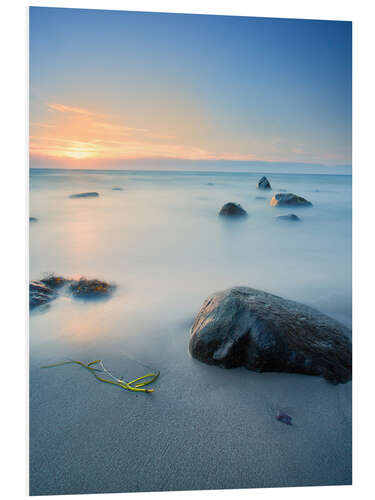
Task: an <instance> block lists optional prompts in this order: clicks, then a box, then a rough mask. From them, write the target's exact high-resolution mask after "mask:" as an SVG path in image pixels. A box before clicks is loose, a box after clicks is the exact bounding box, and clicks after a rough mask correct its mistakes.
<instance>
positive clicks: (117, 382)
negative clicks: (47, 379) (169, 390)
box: [42, 359, 160, 393]
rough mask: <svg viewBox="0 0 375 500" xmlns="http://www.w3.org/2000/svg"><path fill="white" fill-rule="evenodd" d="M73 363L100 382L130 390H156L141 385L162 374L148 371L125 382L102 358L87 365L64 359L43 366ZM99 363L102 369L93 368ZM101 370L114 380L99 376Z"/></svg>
mask: <svg viewBox="0 0 375 500" xmlns="http://www.w3.org/2000/svg"><path fill="white" fill-rule="evenodd" d="M73 363H74V364H77V365H80V366H82V367H83V368H86V369H87V370H89V372H90V373H92V375H94V377H95V378H96V379H97V380H100V382H104V383H106V384H113V385H117V386H118V387H121V388H122V389H127V390H128V391H133V392H147V393H150V392H154V389H141V387H143V386H145V385H148V384H151V383H152V382H154V381H155V380H156V379H157V378H158V376H159V375H160V372H156V373H148V374H147V375H143V376H142V377H138V378H136V379H134V380H132V381H131V382H125V381H124V380H123V379H121V378H117V377H115V376H114V375H112V373H111V372H110V371H109V370H107V369H106V368H105V367H104V365H103V362H102V360H101V359H96V360H95V361H91V362H90V363H87V365H85V363H82V361H75V360H70V361H62V362H61V363H54V364H52V365H47V366H42V368H54V367H56V366H63V365H69V364H73ZM97 363H99V364H100V366H101V367H102V370H99V369H97V368H92V365H95V364H97ZM101 371H104V372H105V373H107V374H108V375H109V376H110V377H112V378H113V380H108V379H105V378H103V377H99V375H97V373H95V372H101ZM150 377H151V379H150V380H147V381H145V382H141V383H140V384H136V385H135V386H133V385H132V384H134V382H138V381H139V380H144V379H147V378H150Z"/></svg>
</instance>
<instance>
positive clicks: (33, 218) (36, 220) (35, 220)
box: [29, 217, 38, 222]
mask: <svg viewBox="0 0 375 500" xmlns="http://www.w3.org/2000/svg"><path fill="white" fill-rule="evenodd" d="M29 222H38V219H37V218H36V217H29Z"/></svg>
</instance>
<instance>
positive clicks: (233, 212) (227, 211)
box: [219, 202, 247, 217]
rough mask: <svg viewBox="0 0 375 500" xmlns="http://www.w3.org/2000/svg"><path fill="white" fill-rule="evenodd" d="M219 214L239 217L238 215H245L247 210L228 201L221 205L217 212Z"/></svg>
mask: <svg viewBox="0 0 375 500" xmlns="http://www.w3.org/2000/svg"><path fill="white" fill-rule="evenodd" d="M219 215H223V216H230V217H239V216H240V217H241V216H242V217H243V216H246V215H247V212H246V210H245V209H243V208H242V207H241V205H239V204H237V203H232V202H229V203H226V204H225V205H223V207H222V208H221V210H220V212H219Z"/></svg>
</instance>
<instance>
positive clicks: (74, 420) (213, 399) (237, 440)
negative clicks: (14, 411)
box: [30, 322, 351, 495]
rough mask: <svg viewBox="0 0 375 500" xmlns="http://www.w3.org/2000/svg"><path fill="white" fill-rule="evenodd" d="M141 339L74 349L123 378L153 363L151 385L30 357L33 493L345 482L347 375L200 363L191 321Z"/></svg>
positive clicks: (348, 437) (348, 469)
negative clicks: (142, 389)
mask: <svg viewBox="0 0 375 500" xmlns="http://www.w3.org/2000/svg"><path fill="white" fill-rule="evenodd" d="M137 344H138V343H129V349H128V350H127V352H123V353H122V352H117V353H116V355H113V353H110V352H108V353H107V352H104V351H103V346H102V345H101V346H100V347H96V346H95V343H94V344H93V345H90V347H89V349H88V348H85V349H84V350H82V351H81V352H79V351H78V350H77V352H76V353H75V354H76V358H77V359H81V360H85V361H89V360H94V359H97V358H98V357H102V359H104V360H105V364H106V366H107V367H110V369H111V370H112V371H113V372H114V373H116V374H123V375H125V379H126V377H127V376H128V377H129V378H133V377H137V376H141V375H143V374H144V373H146V372H148V371H150V370H149V369H148V367H149V368H152V369H153V370H155V369H157V370H160V372H161V375H160V377H159V379H158V380H157V381H156V383H155V392H154V393H152V394H143V393H141V394H135V393H133V392H129V391H125V390H122V389H119V388H117V387H112V386H108V385H107V384H102V383H100V382H98V381H96V380H95V379H94V377H92V376H91V374H90V373H89V372H87V371H86V370H85V369H83V368H81V367H79V366H75V365H70V366H62V367H58V368H51V369H48V370H42V369H40V366H38V363H33V362H31V370H30V414H31V421H30V477H31V482H30V493H31V494H32V495H45V494H75V493H108V492H124V491H127V492H132V491H161V490H190V489H201V490H204V489H212V488H218V489H225V488H261V487H285V486H315V485H345V484H351V383H348V384H344V385H342V384H340V385H338V386H334V385H331V384H329V383H327V382H326V381H325V380H324V379H322V378H320V377H312V376H308V375H298V374H283V373H263V374H258V373H254V372H250V371H248V370H246V369H244V368H238V369H233V370H224V369H221V368H218V367H213V366H208V365H204V364H203V363H200V362H198V361H196V360H194V359H193V358H191V357H190V355H189V354H188V350H187V346H188V328H187V325H186V322H185V324H181V323H180V324H175V325H170V326H169V328H168V327H166V330H164V331H163V333H160V330H159V335H157V332H155V335H154V336H149V337H148V338H147V342H146V343H145V344H144V345H142V344H141V343H139V344H138V347H136V345H137ZM129 356H130V358H131V359H130V358H129ZM136 359H139V360H142V363H145V364H146V365H147V367H146V366H142V365H140V364H139V363H138V362H137V361H135V360H136ZM54 361H56V359H50V360H49V362H54ZM280 410H282V411H286V412H288V414H289V415H291V416H292V418H293V424H292V425H291V426H288V425H285V424H283V423H282V422H279V421H278V420H276V415H277V413H278V411H280Z"/></svg>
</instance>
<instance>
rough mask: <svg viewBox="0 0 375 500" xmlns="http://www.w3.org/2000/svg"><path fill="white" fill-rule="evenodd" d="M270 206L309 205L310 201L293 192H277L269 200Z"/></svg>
mask: <svg viewBox="0 0 375 500" xmlns="http://www.w3.org/2000/svg"><path fill="white" fill-rule="evenodd" d="M270 204H271V207H278V206H284V205H293V206H305V207H311V206H312V203H311V202H310V201H307V200H305V198H302V196H297V195H296V194H293V193H285V194H284V193H278V194H275V195H274V196H273V197H272V199H271V201H270Z"/></svg>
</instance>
